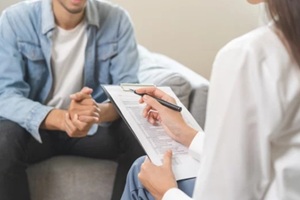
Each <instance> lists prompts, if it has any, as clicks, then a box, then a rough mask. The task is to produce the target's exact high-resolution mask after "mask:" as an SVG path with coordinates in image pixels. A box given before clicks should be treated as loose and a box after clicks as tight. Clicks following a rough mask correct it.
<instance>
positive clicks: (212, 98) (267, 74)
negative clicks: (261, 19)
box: [122, 0, 300, 200]
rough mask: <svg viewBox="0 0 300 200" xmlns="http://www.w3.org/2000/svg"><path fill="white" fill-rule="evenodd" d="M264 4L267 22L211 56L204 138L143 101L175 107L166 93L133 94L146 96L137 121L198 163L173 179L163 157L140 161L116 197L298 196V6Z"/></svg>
mask: <svg viewBox="0 0 300 200" xmlns="http://www.w3.org/2000/svg"><path fill="white" fill-rule="evenodd" d="M248 1H249V2H250V3H253V4H256V3H261V2H263V0H248ZM264 2H265V5H266V10H267V12H268V13H269V16H270V19H271V22H270V23H269V24H268V25H266V26H263V27H259V28H257V29H255V30H253V31H251V32H249V33H247V34H245V35H243V36H241V37H239V38H236V39H234V40H233V41H231V42H230V43H228V44H227V45H226V46H225V47H224V48H222V49H221V50H220V51H219V53H218V55H217V56H216V59H215V62H214V65H213V71H212V77H211V82H210V90H209V97H208V107H207V117H206V124H205V131H204V132H205V133H203V132H201V131H198V130H194V129H192V128H191V127H189V126H188V125H187V124H186V123H185V121H184V120H183V119H182V117H181V115H180V114H179V113H178V112H175V111H172V110H170V109H168V108H166V107H164V106H162V105H160V104H159V103H158V102H157V101H156V100H155V99H153V98H152V97H151V96H155V97H158V98H162V99H164V100H167V101H170V102H172V103H175V101H174V99H173V98H171V97H170V96H168V95H167V94H165V93H163V92H162V91H160V90H159V89H156V88H141V89H139V90H137V92H138V93H147V94H149V95H151V96H148V95H144V96H143V97H142V99H141V102H145V103H146V104H147V106H146V107H145V110H144V114H143V115H144V117H146V118H148V120H149V122H150V123H155V122H159V123H161V124H163V126H164V127H166V129H167V131H168V133H169V134H170V135H171V137H172V138H173V139H174V140H176V141H178V142H180V143H182V144H184V145H185V146H187V147H188V148H189V150H190V151H191V152H193V154H192V155H193V156H194V157H195V159H199V160H200V163H201V166H200V169H199V172H198V175H197V177H196V178H195V179H189V180H181V181H178V182H176V180H175V179H174V175H173V172H172V153H171V152H167V153H166V154H165V157H164V163H163V165H162V166H155V165H154V164H153V163H151V161H150V160H149V159H148V158H146V159H145V158H141V159H139V160H137V161H136V162H135V164H134V165H133V166H132V168H131V170H130V172H129V174H128V177H127V185H126V187H125V190H124V193H123V197H122V199H139V200H140V199H164V200H168V199H170V200H181V199H182V200H183V199H195V200H279V199H281V200H292V199H295V200H296V199H300V67H299V66H300V1H299V0H265V1H264ZM150 109H152V110H156V111H157V112H148V111H149V110H150ZM204 136H205V138H204ZM201 140H204V146H203V148H202V146H201V144H202V143H201Z"/></svg>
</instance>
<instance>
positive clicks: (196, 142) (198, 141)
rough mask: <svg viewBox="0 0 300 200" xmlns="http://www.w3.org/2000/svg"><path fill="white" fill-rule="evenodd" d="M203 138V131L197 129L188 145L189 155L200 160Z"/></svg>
mask: <svg viewBox="0 0 300 200" xmlns="http://www.w3.org/2000/svg"><path fill="white" fill-rule="evenodd" d="M204 139H205V133H204V132H203V131H199V132H198V133H197V135H196V136H195V137H194V139H193V141H192V142H191V144H190V146H189V153H190V155H191V156H192V157H193V158H195V159H196V160H199V161H200V160H201V156H202V151H203V145H204Z"/></svg>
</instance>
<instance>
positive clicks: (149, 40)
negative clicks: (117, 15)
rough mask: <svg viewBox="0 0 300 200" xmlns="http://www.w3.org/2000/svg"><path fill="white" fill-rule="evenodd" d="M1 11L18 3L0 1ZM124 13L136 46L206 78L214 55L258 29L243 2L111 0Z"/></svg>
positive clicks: (256, 11) (255, 13) (255, 14)
mask: <svg viewBox="0 0 300 200" xmlns="http://www.w3.org/2000/svg"><path fill="white" fill-rule="evenodd" d="M0 1H1V2H0V11H1V10H2V9H3V8H5V7H6V6H7V5H9V4H12V3H15V2H18V0H0ZM111 1H113V2H114V3H117V4H119V5H121V6H122V7H124V8H125V9H127V10H128V11H129V13H130V15H131V17H132V20H133V22H134V25H135V31H136V35H137V39H138V42H139V43H140V44H142V45H144V46H145V47H147V48H148V49H150V50H152V51H155V52H159V53H163V54H166V55H168V56H170V57H172V58H174V59H176V60H177V61H179V62H181V63H183V64H185V65H186V66H188V67H189V68H191V69H193V70H194V71H196V72H198V73H200V74H202V75H203V76H205V77H206V78H209V76H210V71H211V65H212V62H213V59H214V57H215V55H216V53H217V51H218V50H219V49H220V48H221V47H222V46H223V45H224V44H226V43H227V42H228V41H229V40H231V39H232V38H234V37H236V36H239V35H241V34H243V33H245V32H247V31H249V30H251V29H253V28H254V27H256V26H257V25H258V22H259V15H260V10H261V9H260V8H259V7H258V6H253V5H249V4H248V3H247V1H246V0H111Z"/></svg>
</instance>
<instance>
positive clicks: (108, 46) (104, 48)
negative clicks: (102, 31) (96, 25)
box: [97, 42, 118, 84]
mask: <svg viewBox="0 0 300 200" xmlns="http://www.w3.org/2000/svg"><path fill="white" fill-rule="evenodd" d="M117 54H118V43H117V42H110V43H104V44H98V45H97V71H98V73H99V82H100V83H102V84H110V83H111V82H112V77H111V74H112V73H111V64H112V63H111V60H112V59H113V58H114V57H115V56H116V55H117Z"/></svg>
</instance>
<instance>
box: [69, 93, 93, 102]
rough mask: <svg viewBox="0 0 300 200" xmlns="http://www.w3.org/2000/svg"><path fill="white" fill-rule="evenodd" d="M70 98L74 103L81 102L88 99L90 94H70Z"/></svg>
mask: <svg viewBox="0 0 300 200" xmlns="http://www.w3.org/2000/svg"><path fill="white" fill-rule="evenodd" d="M70 98H71V99H72V100H74V101H82V100H84V99H90V98H91V95H90V94H85V93H82V92H77V93H74V94H71V95H70Z"/></svg>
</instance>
